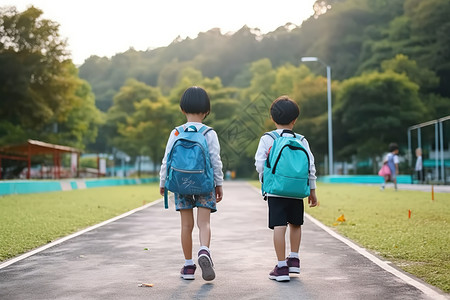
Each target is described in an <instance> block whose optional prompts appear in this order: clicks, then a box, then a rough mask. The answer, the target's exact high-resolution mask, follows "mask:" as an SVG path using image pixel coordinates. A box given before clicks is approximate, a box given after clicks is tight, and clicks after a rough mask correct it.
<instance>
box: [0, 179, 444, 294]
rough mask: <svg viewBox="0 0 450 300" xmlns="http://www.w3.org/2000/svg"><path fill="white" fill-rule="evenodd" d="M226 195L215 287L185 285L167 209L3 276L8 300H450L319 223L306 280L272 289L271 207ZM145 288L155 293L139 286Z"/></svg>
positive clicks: (304, 255)
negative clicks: (140, 285)
mask: <svg viewBox="0 0 450 300" xmlns="http://www.w3.org/2000/svg"><path fill="white" fill-rule="evenodd" d="M224 190H225V198H224V200H223V201H222V202H221V203H220V204H219V207H218V209H219V210H218V212H217V213H215V214H213V215H212V230H213V238H212V243H211V250H212V257H213V260H214V262H215V266H216V275H217V276H216V279H215V280H214V281H212V282H205V281H203V280H202V279H201V274H200V269H197V274H196V279H195V280H193V281H184V280H182V279H180V278H179V273H178V272H179V270H180V268H181V266H182V264H183V263H184V260H183V256H182V252H181V247H180V241H179V235H180V234H179V215H178V213H176V212H175V211H174V207H173V204H172V203H171V205H170V208H169V210H164V209H163V204H162V202H161V201H159V202H158V203H156V204H155V205H152V206H149V207H147V208H145V209H142V210H139V211H137V212H135V213H133V214H131V215H129V216H127V217H125V218H121V219H118V220H116V221H114V222H110V223H108V224H106V225H104V226H101V227H98V228H96V229H93V230H90V231H88V232H86V233H84V234H81V235H79V236H77V237H74V238H72V239H69V240H67V241H64V242H62V243H60V244H57V245H55V246H53V247H50V248H48V249H46V250H44V251H41V252H39V253H37V254H34V255H32V256H30V257H28V258H26V259H23V260H20V261H18V262H16V263H14V264H11V265H9V266H6V267H4V268H2V269H0V299H2V300H6V299H8V300H9V299H214V300H219V299H227V300H231V299H450V298H448V295H447V296H446V295H443V294H440V293H439V291H437V290H436V289H434V288H433V287H430V286H428V285H426V284H424V283H423V282H420V281H416V280H415V279H413V278H410V277H407V276H405V274H404V273H403V272H400V271H398V270H396V269H394V268H392V267H390V266H389V265H388V264H385V265H386V266H387V269H389V268H391V269H393V270H394V273H395V272H397V275H395V274H392V273H390V272H388V271H386V270H385V269H386V266H385V267H384V268H383V264H381V265H379V264H376V263H374V262H373V261H372V260H370V259H369V258H368V257H370V256H371V255H370V254H369V255H368V256H367V255H366V256H364V255H362V254H364V253H367V252H366V251H365V250H364V249H361V248H359V249H358V248H356V249H354V248H352V247H350V246H349V245H352V243H351V242H348V241H346V240H345V239H342V238H340V239H339V236H337V235H336V234H334V235H336V236H333V235H332V234H333V233H332V234H330V233H329V232H327V231H325V230H324V229H322V227H321V226H320V225H317V224H316V223H315V222H314V220H312V221H311V220H310V219H307V220H306V222H305V225H304V226H303V241H302V245H301V259H302V273H301V274H300V275H293V276H292V278H291V281H290V282H285V283H282V282H275V281H271V280H269V279H268V273H269V271H270V270H271V269H272V268H273V266H274V265H275V254H274V250H273V248H272V232H271V230H269V229H268V228H267V224H266V223H267V221H266V218H267V208H266V203H265V202H264V201H263V200H262V199H261V197H260V196H259V193H258V191H257V189H255V188H253V187H251V186H250V185H248V184H247V183H245V182H227V183H226V185H225V187H224ZM328 231H330V232H331V230H328ZM194 234H195V238H194V240H195V244H194V247H195V249H197V248H198V242H197V240H198V238H197V236H198V231H197V229H195V230H194ZM336 237H337V238H336ZM146 248H148V250H145V249H146ZM361 253H362V254H361ZM399 274H400V275H399ZM402 276H403V277H402ZM402 278H403V279H402ZM405 278H406V279H405ZM142 282H145V283H153V284H154V286H153V287H147V288H145V287H138V284H139V283H142Z"/></svg>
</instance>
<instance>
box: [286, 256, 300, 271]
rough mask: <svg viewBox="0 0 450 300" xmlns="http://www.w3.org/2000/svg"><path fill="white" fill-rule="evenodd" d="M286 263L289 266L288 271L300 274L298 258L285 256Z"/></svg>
mask: <svg viewBox="0 0 450 300" xmlns="http://www.w3.org/2000/svg"><path fill="white" fill-rule="evenodd" d="M286 262H287V265H288V267H289V273H297V274H300V259H298V258H297V257H288V258H286Z"/></svg>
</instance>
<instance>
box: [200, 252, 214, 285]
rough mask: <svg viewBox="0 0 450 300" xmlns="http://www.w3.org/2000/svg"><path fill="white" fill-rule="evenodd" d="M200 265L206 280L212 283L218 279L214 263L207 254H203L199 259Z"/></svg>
mask: <svg viewBox="0 0 450 300" xmlns="http://www.w3.org/2000/svg"><path fill="white" fill-rule="evenodd" d="M198 264H199V265H200V268H201V269H202V277H203V279H204V280H206V281H211V280H213V279H214V278H216V273H215V272H214V268H213V266H212V261H211V259H210V258H209V257H208V256H207V255H206V254H202V255H200V256H199V257H198Z"/></svg>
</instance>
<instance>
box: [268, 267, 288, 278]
mask: <svg viewBox="0 0 450 300" xmlns="http://www.w3.org/2000/svg"><path fill="white" fill-rule="evenodd" d="M269 279H272V280H276V281H290V280H291V278H289V267H287V266H286V267H281V268H279V267H278V266H275V268H274V269H273V271H272V272H270V273H269Z"/></svg>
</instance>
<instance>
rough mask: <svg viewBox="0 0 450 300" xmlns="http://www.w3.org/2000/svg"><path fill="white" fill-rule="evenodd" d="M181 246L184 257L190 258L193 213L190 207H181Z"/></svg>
mask: <svg viewBox="0 0 450 300" xmlns="http://www.w3.org/2000/svg"><path fill="white" fill-rule="evenodd" d="M180 215H181V247H182V248H183V254H184V258H185V259H186V260H188V259H192V230H193V229H194V214H193V211H192V209H181V210H180Z"/></svg>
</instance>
